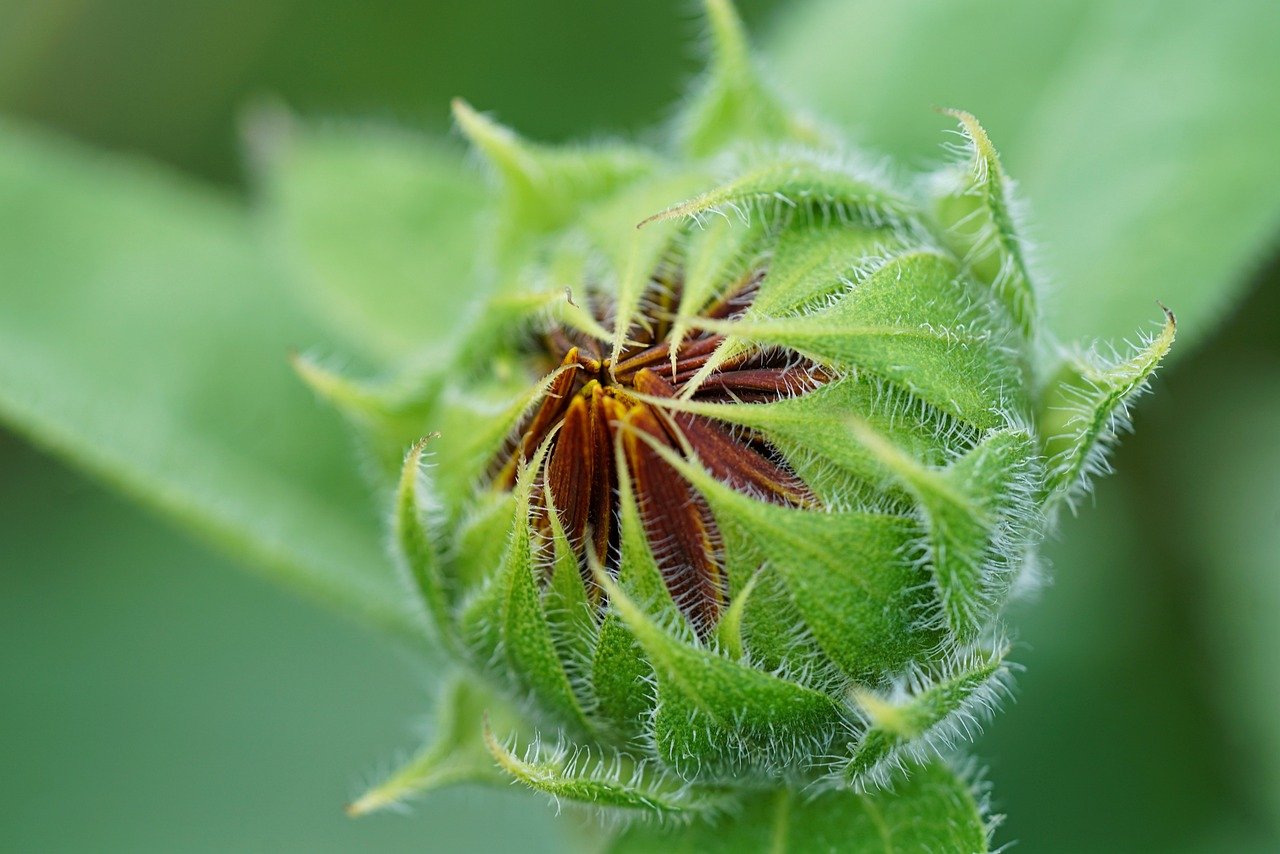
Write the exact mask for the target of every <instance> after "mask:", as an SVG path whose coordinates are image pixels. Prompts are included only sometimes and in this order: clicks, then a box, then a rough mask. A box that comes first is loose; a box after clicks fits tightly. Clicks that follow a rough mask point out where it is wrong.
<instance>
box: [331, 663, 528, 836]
mask: <svg viewBox="0 0 1280 854" xmlns="http://www.w3.org/2000/svg"><path fill="white" fill-rule="evenodd" d="M437 709H438V710H437V712H436V719H435V722H434V726H433V729H434V735H433V736H432V738H431V740H430V741H429V742H427V744H426V745H425V746H423V747H422V748H421V749H420V750H419V751H418V753H417V754H415V755H414V756H413V757H412V758H411V759H410V760H409V761H408V762H407V763H405V764H404V765H403V766H401V767H400V768H398V769H397V770H396V771H395V772H393V773H392V774H391V775H390V776H389V777H387V778H386V779H385V780H383V781H382V782H380V783H378V784H377V785H375V786H373V787H372V788H370V789H369V790H368V791H366V792H364V794H362V795H360V797H358V798H356V799H355V800H354V801H352V802H351V803H350V804H348V805H347V815H349V816H352V817H353V818H354V817H357V816H362V815H368V814H369V813H372V812H377V811H379V810H383V809H388V808H394V807H396V806H399V805H402V804H403V803H404V802H405V801H406V800H408V799H409V798H411V797H413V796H414V795H418V794H421V793H423V792H429V791H433V790H436V789H443V788H447V787H449V786H454V785H458V784H461V783H486V784H489V785H493V786H501V785H503V784H505V783H506V782H507V778H506V777H505V776H504V775H503V774H502V772H501V771H500V770H499V768H498V767H497V765H495V764H494V761H493V757H492V756H491V755H490V754H489V751H488V749H487V748H486V746H485V743H484V739H483V738H482V737H481V735H482V730H481V727H480V721H481V719H485V720H488V721H491V722H496V723H497V724H498V725H499V726H502V727H504V728H511V729H513V730H514V729H515V728H517V727H519V720H520V718H519V716H518V715H517V714H516V712H515V711H514V710H513V709H511V708H510V707H508V706H507V704H506V703H504V702H503V701H502V700H500V699H499V698H498V697H496V696H494V695H493V694H492V693H491V692H489V691H487V690H486V689H485V688H484V687H483V686H482V684H481V683H480V682H479V681H477V680H476V679H475V678H474V677H472V676H470V675H469V674H468V675H458V676H455V677H453V678H452V679H451V680H449V682H448V683H447V684H446V685H445V687H444V690H443V691H441V693H440V701H439V705H438V706H437Z"/></svg>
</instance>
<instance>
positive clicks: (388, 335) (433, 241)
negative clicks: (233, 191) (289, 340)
mask: <svg viewBox="0 0 1280 854" xmlns="http://www.w3.org/2000/svg"><path fill="white" fill-rule="evenodd" d="M249 137H250V145H251V148H252V151H253V153H254V154H255V155H256V159H257V161H258V164H259V166H260V172H261V184H262V200H263V203H262V208H263V214H264V217H265V219H266V222H267V224H268V228H269V230H270V233H271V235H272V237H273V238H274V239H275V241H276V244H277V245H278V247H279V248H280V250H281V251H282V253H283V255H284V258H285V260H286V262H287V263H288V266H289V269H290V272H292V273H293V274H294V276H293V278H294V280H295V282H296V284H297V285H298V291H299V295H300V296H299V301H300V302H303V303H305V304H307V305H312V306H314V307H315V308H316V309H317V311H318V315H319V317H320V319H321V320H323V321H324V322H325V323H326V324H327V326H328V327H329V328H331V329H333V330H334V331H335V332H337V333H339V334H341V335H342V336H343V337H344V338H345V339H346V343H348V344H350V345H352V346H356V347H358V348H360V350H361V351H362V352H363V353H364V354H366V355H369V356H374V357H382V358H396V357H402V356H405V355H409V354H414V353H418V352H421V351H422V350H424V348H427V347H430V346H431V345H432V344H439V343H441V342H442V341H443V340H445V339H447V338H450V337H451V336H452V335H453V334H454V332H455V331H456V330H458V329H459V328H460V327H461V326H462V325H463V324H462V322H461V321H462V320H463V317H464V315H465V314H466V312H467V309H468V307H469V306H470V304H471V303H472V302H473V301H474V298H475V296H476V293H477V288H476V282H477V275H476V271H475V269H474V267H475V259H476V258H477V256H478V252H477V246H478V245H479V244H480V243H481V242H482V241H481V240H480V237H479V235H480V218H481V217H480V212H481V209H482V207H483V205H484V201H485V199H486V198H487V194H486V192H485V187H484V181H483V180H482V178H481V176H480V174H479V172H478V171H477V170H474V169H471V168H468V165H467V164H466V163H465V161H464V159H463V157H462V155H461V153H460V152H458V151H455V150H454V149H452V148H449V147H446V146H444V145H443V144H441V143H440V142H439V141H436V140H431V139H427V138H425V137H422V136H420V135H417V134H413V133H409V132H407V131H394V130H391V129H389V128H377V127H364V126H358V125H343V126H330V127H324V128H316V127H312V126H309V125H304V124H294V123H292V122H291V121H290V120H289V119H288V117H286V116H284V115H282V114H280V113H278V112H276V111H272V110H261V111H259V112H258V113H257V114H256V116H255V117H254V118H253V120H251V122H250V130H249Z"/></svg>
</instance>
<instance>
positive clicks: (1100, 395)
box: [1040, 309, 1178, 505]
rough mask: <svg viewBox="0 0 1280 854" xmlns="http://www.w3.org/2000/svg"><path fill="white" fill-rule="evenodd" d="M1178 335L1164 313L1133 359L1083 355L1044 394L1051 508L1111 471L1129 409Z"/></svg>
mask: <svg viewBox="0 0 1280 854" xmlns="http://www.w3.org/2000/svg"><path fill="white" fill-rule="evenodd" d="M1177 331H1178V324H1177V321H1176V320H1175V319H1174V316H1173V312H1171V311H1169V310H1168V309H1165V324H1164V327H1163V328H1162V329H1161V330H1160V332H1159V334H1157V335H1155V336H1153V337H1152V338H1151V339H1150V340H1149V341H1148V342H1147V343H1146V344H1145V345H1144V346H1142V347H1139V348H1135V351H1134V352H1133V354H1132V355H1130V356H1129V357H1128V358H1115V359H1110V360H1107V359H1102V358H1100V357H1098V356H1095V355H1088V354H1086V355H1082V356H1078V357H1074V358H1071V359H1068V360H1067V361H1066V362H1065V363H1064V364H1063V365H1062V366H1061V367H1060V368H1059V369H1058V371H1057V373H1056V374H1055V375H1054V377H1053V379H1052V380H1051V381H1050V383H1049V385H1048V386H1047V388H1046V389H1045V391H1044V393H1043V396H1042V400H1041V403H1040V419H1041V424H1042V427H1041V429H1042V431H1043V432H1042V436H1043V441H1044V446H1045V447H1044V453H1045V457H1046V458H1047V459H1048V465H1049V476H1048V480H1047V482H1046V484H1045V489H1046V492H1047V494H1048V500H1049V502H1050V504H1051V505H1052V504H1056V503H1058V502H1062V501H1065V502H1067V503H1068V504H1072V503H1074V502H1075V501H1076V500H1078V499H1079V497H1080V496H1081V495H1082V494H1083V493H1084V492H1085V490H1087V489H1088V484H1089V478H1090V477H1092V476H1093V475H1096V474H1100V473H1106V472H1107V471H1109V464H1108V463H1107V461H1106V455H1107V452H1108V451H1109V450H1110V448H1111V446H1112V445H1113V444H1115V442H1116V441H1117V439H1118V438H1119V435H1120V434H1121V433H1122V432H1124V431H1125V430H1126V429H1127V428H1128V425H1129V406H1130V404H1131V403H1132V402H1133V400H1134V399H1135V398H1136V397H1138V396H1139V395H1141V394H1142V392H1143V391H1145V390H1146V388H1147V385H1148V382H1149V381H1150V379H1151V375H1152V374H1153V373H1154V372H1155V370H1156V368H1157V367H1158V366H1159V365H1160V360H1161V359H1163V358H1164V357H1165V355H1166V354H1167V353H1168V352H1169V348H1170V347H1172V346H1173V338H1174V335H1175V334H1176V333H1177Z"/></svg>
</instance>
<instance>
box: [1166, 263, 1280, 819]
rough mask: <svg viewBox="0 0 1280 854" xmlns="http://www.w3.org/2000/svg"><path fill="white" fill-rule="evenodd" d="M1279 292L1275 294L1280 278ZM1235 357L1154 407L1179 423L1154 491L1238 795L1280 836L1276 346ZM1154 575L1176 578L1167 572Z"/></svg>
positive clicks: (1279, 391)
mask: <svg viewBox="0 0 1280 854" xmlns="http://www.w3.org/2000/svg"><path fill="white" fill-rule="evenodd" d="M1271 281H1272V285H1273V287H1274V283H1275V279H1274V277H1273V278H1272V280H1271ZM1265 304H1270V305H1275V301H1274V299H1270V300H1265V301H1264V305H1265ZM1263 323H1264V324H1265V326H1264V327H1262V328H1266V327H1270V328H1274V317H1273V318H1271V320H1270V322H1267V321H1263ZM1255 328H1258V327H1256V326H1255ZM1228 346H1229V345H1228ZM1230 352H1231V356H1229V357H1227V358H1226V359H1218V360H1215V361H1216V364H1214V365H1212V366H1208V365H1206V368H1207V369H1206V370H1202V371H1200V372H1198V373H1197V374H1195V375H1192V376H1189V377H1187V380H1190V382H1187V380H1183V384H1182V385H1181V386H1180V388H1181V389H1182V390H1183V391H1184V394H1183V396H1182V398H1181V399H1180V400H1176V401H1173V400H1163V399H1162V400H1161V405H1160V406H1159V407H1155V406H1153V407H1152V410H1153V411H1152V412H1151V413H1150V415H1151V416H1153V417H1151V418H1148V419H1147V423H1148V424H1151V423H1152V422H1153V421H1158V422H1160V423H1161V424H1163V423H1165V422H1170V424H1169V426H1170V429H1168V430H1166V431H1162V433H1161V434H1160V438H1161V439H1163V441H1161V442H1160V443H1159V444H1158V445H1156V446H1155V447H1153V448H1152V449H1151V451H1150V452H1149V453H1150V455H1151V460H1153V461H1154V462H1153V464H1152V468H1153V469H1154V470H1153V471H1152V472H1151V475H1152V482H1151V486H1150V492H1151V493H1152V494H1158V495H1159V496H1160V502H1159V505H1158V510H1157V511H1156V512H1157V513H1158V514H1159V519H1160V521H1161V524H1160V529H1159V531H1158V533H1157V534H1156V535H1157V536H1159V537H1160V538H1161V539H1162V540H1166V541H1167V542H1168V544H1169V546H1168V548H1169V549H1170V551H1171V552H1172V553H1176V554H1178V555H1182V556H1184V557H1183V558H1182V560H1183V561H1185V563H1184V565H1183V567H1182V571H1183V572H1186V573H1192V572H1194V576H1191V577H1189V578H1188V581H1187V582H1184V583H1185V584H1186V585H1187V587H1188V589H1187V592H1186V593H1184V596H1187V597H1194V602H1193V604H1194V608H1195V610H1194V613H1195V615H1196V618H1197V620H1198V621H1200V622H1201V623H1202V625H1204V626H1205V630H1204V631H1203V633H1202V634H1201V635H1200V644H1201V645H1202V647H1201V648H1200V649H1197V654H1198V655H1201V656H1203V655H1204V651H1203V648H1207V651H1208V652H1209V653H1210V656H1211V657H1209V658H1208V661H1207V663H1208V665H1209V670H1210V673H1209V674H1208V676H1207V684H1208V686H1209V693H1210V696H1209V697H1208V698H1207V699H1208V701H1209V702H1211V703H1212V706H1213V710H1214V711H1215V712H1216V713H1217V714H1216V716H1215V719H1216V721H1217V725H1218V727H1219V728H1220V729H1221V730H1222V732H1223V734H1224V735H1223V738H1224V739H1229V740H1230V743H1234V744H1240V745H1247V746H1248V749H1247V750H1242V751H1240V752H1239V753H1238V754H1236V756H1235V757H1234V761H1233V762H1232V765H1231V767H1232V769H1233V771H1234V772H1235V773H1236V775H1237V782H1236V786H1235V789H1234V791H1233V792H1232V796H1233V797H1234V798H1237V799H1239V800H1246V801H1248V802H1249V803H1250V804H1251V808H1252V809H1253V810H1256V814H1258V815H1259V816H1260V817H1261V816H1265V817H1266V818H1267V819H1268V821H1269V826H1270V828H1271V829H1272V832H1273V833H1275V832H1276V831H1277V830H1280V720H1278V719H1277V717H1276V713H1275V712H1276V706H1275V698H1276V697H1277V696H1280V661H1278V660H1277V658H1276V654H1275V651H1276V650H1277V649H1280V620H1277V619H1276V615H1277V614H1280V572H1277V563H1276V556H1277V555H1280V525H1277V508H1280V478H1277V477H1276V476H1275V473H1276V472H1280V443H1278V442H1277V441H1276V436H1277V435H1280V374H1278V373H1277V372H1276V361H1275V355H1274V354H1275V352H1276V351H1275V348H1274V344H1273V345H1272V348H1271V351H1270V360H1269V361H1268V360H1267V359H1266V358H1259V355H1260V351H1259V349H1257V346H1256V342H1249V343H1245V344H1243V346H1238V347H1236V348H1233V349H1232V350H1231V351H1230ZM1196 380H1198V381H1199V382H1196ZM1175 413H1176V418H1175V417H1173V416H1174V415H1175ZM1161 416H1167V417H1161ZM1152 573H1153V577H1158V578H1165V577H1167V576H1168V570H1167V568H1166V567H1165V566H1163V565H1162V564H1161V565H1160V566H1159V567H1158V568H1156V569H1153V570H1152ZM1175 630H1176V631H1182V630H1183V626H1182V625H1181V624H1178V625H1177V626H1176V628H1175ZM1196 660H1203V659H1199V658H1198V659H1196ZM1218 744H1219V745H1220V744H1221V742H1218ZM1215 757H1216V753H1215ZM1260 827H1261V825H1260Z"/></svg>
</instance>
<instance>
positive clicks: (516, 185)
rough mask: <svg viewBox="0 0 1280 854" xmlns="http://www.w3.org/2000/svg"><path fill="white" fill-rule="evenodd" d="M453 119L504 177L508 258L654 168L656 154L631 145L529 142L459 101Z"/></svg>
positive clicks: (502, 227) (503, 240)
mask: <svg viewBox="0 0 1280 854" xmlns="http://www.w3.org/2000/svg"><path fill="white" fill-rule="evenodd" d="M453 117H454V120H455V121H456V122H457V124H458V128H459V129H460V130H461V131H462V133H463V135H464V136H466V138H467V139H468V140H469V141H470V142H471V143H472V145H473V146H474V147H475V149H476V150H477V151H478V152H479V153H480V154H481V155H482V156H483V158H484V159H485V161H486V162H488V163H489V164H490V165H491V166H492V167H493V169H494V171H496V172H497V174H498V177H499V179H500V183H501V188H502V195H501V198H502V208H501V218H500V221H499V223H498V247H499V251H500V252H501V253H503V254H504V255H505V256H506V257H508V258H509V257H511V256H512V255H513V254H518V253H519V252H521V251H522V250H525V249H527V248H529V246H530V245H531V244H532V241H533V239H534V238H536V237H537V236H538V235H541V234H545V233H547V232H551V231H554V230H555V229H558V228H561V227H563V226H565V225H567V224H569V223H570V222H572V221H573V220H574V219H575V218H576V217H578V216H579V215H580V214H581V210H582V208H583V206H584V205H586V204H588V203H589V202H591V201H593V200H597V199H601V198H604V197H607V196H609V195H610V194H611V193H613V192H614V191H616V190H617V189H619V188H620V187H622V186H624V185H626V184H628V183H630V182H632V181H634V180H636V179H637V178H639V177H641V176H644V175H646V174H648V173H649V172H651V171H653V169H654V167H655V159H654V157H653V155H651V154H649V153H648V152H646V151H643V150H641V149H638V148H634V147H632V146H628V145H621V144H615V145H597V146H591V147H556V148H552V147H548V146H542V145H538V144H535V143H531V142H528V141H526V140H524V139H521V138H520V137H519V136H518V135H517V134H516V133H515V132H514V131H512V130H511V129H510V128H507V127H504V126H502V125H500V124H498V123H497V122H494V121H493V120H492V119H490V118H488V117H487V116H485V115H483V114H481V113H478V112H476V111H475V110H474V109H472V108H471V106H470V105H469V104H467V103H466V102H465V101H462V100H461V99H456V100H455V101H454V102H453Z"/></svg>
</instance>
